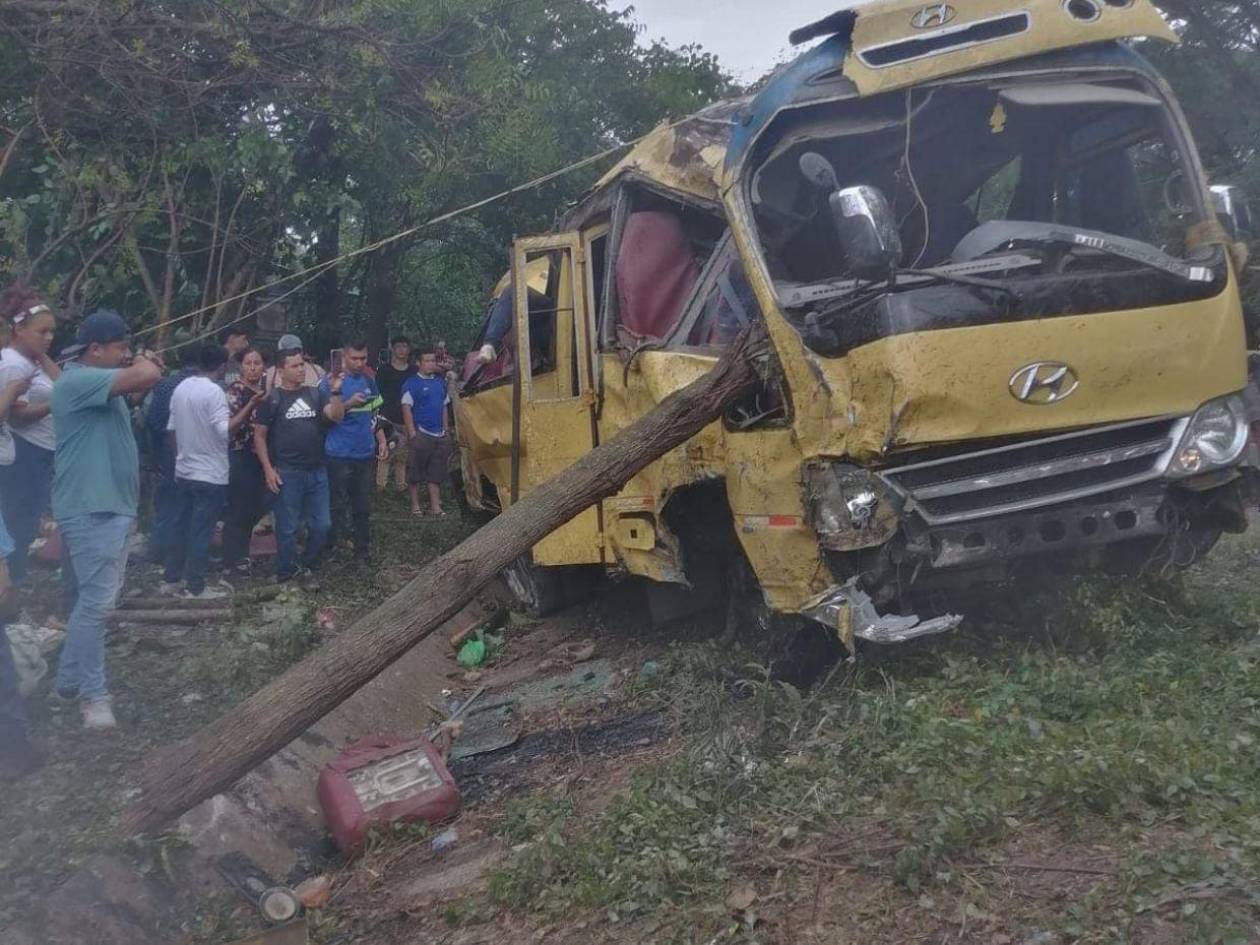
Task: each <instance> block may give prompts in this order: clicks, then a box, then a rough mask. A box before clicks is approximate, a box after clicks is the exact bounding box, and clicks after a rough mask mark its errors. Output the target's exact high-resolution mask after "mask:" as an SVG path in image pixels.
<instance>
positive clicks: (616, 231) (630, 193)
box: [596, 175, 729, 353]
mask: <svg viewBox="0 0 1260 945" xmlns="http://www.w3.org/2000/svg"><path fill="white" fill-rule="evenodd" d="M639 194H647V195H651V196H652V197H655V198H658V199H662V200H666V201H668V202H670V203H676V204H680V205H681V206H683V207H684V208H686V209H688V210H691V211H695V212H700V213H704V214H706V215H708V216H711V217H712V218H714V220H716V221H719V222H720V223H721V225H722V226H723V227H725V229H724V230H723V233H722V235H721V236H719V238H718V240H717V242H716V243H714V248H713V252H712V253H710V255H709V258H708V259H706V260H705V261H704V264H703V266H702V272H703V270H704V269H707V267H708V265H709V263H710V262H711V261H712V259H713V257H714V256H715V255H716V254H717V251H718V247H719V246H720V244H721V242H722V240H723V239H724V238H725V237H726V234H727V233H729V223H728V221H727V219H726V214H725V212H724V211H723V208H722V206H721V205H720V204H718V203H713V202H711V201H707V200H701V199H699V198H695V197H693V196H692V195H689V194H683V193H680V192H679V191H674V190H668V189H665V188H663V187H660V186H657V185H655V184H653V183H652V182H651V181H649V180H647V179H645V178H643V177H640V176H638V175H628V176H627V177H626V179H625V180H624V181H623V182H622V184H621V186H620V187H618V189H617V195H616V198H615V199H614V202H613V211H612V226H611V228H610V231H609V241H608V248H607V251H606V252H607V256H606V268H605V274H604V300H603V305H602V312H601V317H600V319H599V321H598V322H597V325H596V327H597V334H596V337H597V338H598V341H599V349H598V351H599V352H601V353H603V352H621V353H630V352H631V351H632V350H633V349H632V348H631V347H629V346H627V345H625V344H624V343H622V342H621V341H620V339H618V337H617V326H618V325H619V324H620V323H621V312H620V306H619V304H618V299H617V257H618V255H619V254H620V252H621V242H622V239H623V237H624V236H625V230H626V223H627V221H628V220H629V219H630V215H631V214H632V213H634V212H635V210H636V209H639V208H638V207H637V206H636V202H635V197H636V195H639ZM701 281H702V280H701V279H697V280H696V286H698V285H699V284H700V282H701ZM696 286H693V287H692V292H691V293H690V294H688V296H687V299H686V301H685V302H684V303H683V305H682V308H681V312H682V314H680V316H679V321H682V319H684V318H685V317H686V313H687V312H688V309H689V306H691V305H692V304H693V303H694V301H695V289H696ZM676 330H677V326H675V328H673V329H671V330H670V333H669V335H667V336H666V338H669V337H673V336H674V334H675V333H676ZM664 340H665V339H661V342H663V341H664ZM652 346H653V347H658V346H661V347H663V344H661V345H658V344H656V343H653V344H652Z"/></svg>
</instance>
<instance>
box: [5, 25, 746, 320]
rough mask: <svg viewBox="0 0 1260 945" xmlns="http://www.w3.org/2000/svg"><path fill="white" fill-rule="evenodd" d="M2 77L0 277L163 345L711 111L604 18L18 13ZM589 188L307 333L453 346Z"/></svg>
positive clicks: (525, 200)
mask: <svg viewBox="0 0 1260 945" xmlns="http://www.w3.org/2000/svg"><path fill="white" fill-rule="evenodd" d="M0 76H3V78H4V81H5V84H4V85H3V86H0V132H2V133H3V136H4V137H3V138H0V260H3V262H0V267H2V268H0V277H7V278H10V279H11V278H17V277H29V278H33V279H34V280H35V281H37V282H38V283H39V284H40V285H42V286H43V287H44V288H45V289H47V290H48V291H49V292H50V294H52V296H53V297H54V298H56V299H57V300H58V301H59V302H60V303H61V306H62V307H63V309H64V310H65V311H66V312H67V313H69V314H70V315H74V314H76V313H77V312H79V311H80V310H82V308H83V307H84V306H86V305H88V304H89V303H90V304H100V303H108V304H112V305H114V306H116V307H119V308H121V309H123V310H125V311H127V312H128V314H129V315H130V316H131V317H132V318H133V320H135V321H139V322H142V323H144V324H148V325H153V326H158V327H159V334H160V336H162V337H165V336H166V335H167V333H168V328H169V326H170V325H171V324H172V322H173V320H174V319H177V318H179V317H180V315H181V314H182V313H188V312H193V311H198V314H197V315H196V316H195V317H194V318H192V319H189V320H188V323H187V325H186V326H184V327H188V328H190V329H192V330H193V332H194V333H196V332H201V331H204V330H208V329H211V328H213V327H214V326H215V325H219V324H223V323H226V322H227V321H231V320H233V319H235V318H238V317H239V316H240V315H241V314H242V313H243V312H248V311H249V309H250V307H251V303H249V302H247V301H246V300H243V299H241V298H240V296H241V295H242V293H245V292H248V291H249V290H251V289H253V288H255V287H257V286H260V285H263V284H265V283H267V282H270V281H272V280H273V279H275V278H278V277H283V276H286V275H288V274H289V273H291V272H293V271H295V270H297V269H300V268H305V267H308V266H311V265H322V264H327V263H329V262H331V261H332V260H335V259H338V258H339V257H340V256H341V255H342V254H343V253H346V252H353V251H354V250H357V249H359V248H360V247H362V246H364V245H367V244H371V243H373V242H375V241H377V240H380V239H382V238H384V237H388V236H391V235H392V234H394V233H397V232H398V231H400V230H403V229H406V228H408V227H410V226H413V225H415V224H416V223H418V222H420V221H423V220H425V219H428V218H430V217H432V216H433V215H435V214H437V213H439V212H442V211H446V210H450V209H452V208H454V207H457V206H460V205H463V204H466V203H469V202H471V201H473V200H475V199H477V198H480V197H483V196H486V195H488V194H493V193H495V192H498V191H500V190H502V189H506V188H507V187H510V186H512V185H515V184H519V183H521V182H522V180H525V179H528V178H529V177H531V176H534V175H537V174H541V173H545V172H548V171H551V170H554V169H555V168H557V167H560V166H563V165H565V164H567V163H569V162H570V161H572V160H574V159H576V158H579V157H583V156H585V155H587V154H589V153H590V152H592V151H594V150H598V149H600V148H601V147H605V146H607V145H609V144H613V143H617V142H619V141H624V140H627V139H628V138H630V137H632V136H634V135H637V134H639V133H641V132H643V131H645V130H647V129H648V128H649V127H650V126H651V125H652V124H654V123H655V122H657V121H659V120H660V119H661V118H662V117H665V116H666V115H668V114H682V113H685V112H687V111H690V110H692V109H694V108H695V107H698V106H699V105H701V104H703V103H705V102H707V101H709V100H711V99H712V98H714V97H717V96H720V95H721V94H723V93H725V92H726V91H727V90H728V81H727V79H726V78H725V77H724V76H723V75H722V73H721V71H720V70H719V69H718V67H717V64H716V62H715V61H714V60H713V59H712V57H709V56H707V55H705V54H703V53H702V52H700V51H698V50H694V49H684V50H669V49H666V48H664V47H662V46H660V45H656V46H652V47H649V48H643V47H640V46H639V45H637V44H636V42H635V30H634V27H633V25H632V23H631V21H630V20H629V18H628V14H623V13H614V12H612V11H610V10H609V9H608V8H607V6H606V4H605V2H603V0H599V2H595V3H588V2H584V0H461V2H459V3H455V2H453V0H354V2H349V3H336V4H333V3H326V2H316V0H311V2H304V0H280V2H276V3H268V4H263V3H261V2H259V0H223V2H217V3H215V2H210V0H164V2H158V0H134V2H132V0H73V2H54V0H10V2H8V3H6V4H5V5H4V6H3V7H2V8H0ZM590 173H593V172H588V173H587V174H586V175H575V176H574V177H573V178H572V179H567V180H563V181H560V182H558V183H556V184H554V185H550V186H548V187H547V188H543V189H540V190H539V191H538V192H536V193H532V194H529V195H527V196H524V197H522V198H521V199H518V200H515V201H513V203H512V206H511V207H510V208H494V209H492V210H490V211H488V212H486V213H485V214H483V215H481V216H480V217H479V219H477V220H474V221H470V220H460V221H458V222H457V223H456V224H455V225H451V226H447V227H442V228H436V229H433V230H425V231H421V232H418V233H416V234H414V236H412V237H411V238H409V239H406V240H399V241H397V242H393V243H390V244H389V246H388V248H386V249H382V250H381V251H379V252H373V253H370V254H365V255H363V256H359V257H357V258H352V259H351V260H349V261H346V262H342V263H340V264H338V265H335V266H329V267H328V268H327V269H326V270H324V271H323V273H322V275H321V276H320V277H319V278H318V279H317V280H314V281H313V282H312V283H311V284H310V285H304V286H303V288H302V290H301V291H300V292H299V293H297V294H296V295H295V296H294V301H296V302H298V305H297V306H296V309H297V312H298V318H299V321H300V322H301V323H302V324H303V325H304V326H305V327H306V328H309V329H311V330H312V331H313V332H314V333H315V334H314V337H316V338H317V339H318V341H319V343H320V344H321V345H325V344H327V345H331V344H332V343H333V342H334V341H338V340H345V339H344V337H343V336H344V335H346V334H348V333H349V332H352V331H353V332H359V331H366V332H367V333H368V334H369V336H371V338H372V340H373V342H374V344H379V343H380V342H382V341H383V340H384V336H385V333H386V330H387V328H388V326H389V325H390V324H393V325H405V326H410V327H413V328H426V329H430V330H438V331H442V332H444V333H449V334H451V335H453V336H456V337H458V336H459V335H460V334H461V333H462V334H463V335H465V336H466V335H468V334H470V333H471V331H472V330H473V326H474V323H475V321H476V318H477V316H478V315H479V314H480V309H481V300H480V299H479V298H477V297H476V296H477V295H479V294H484V292H485V291H486V289H488V287H489V285H490V284H491V283H492V282H493V280H494V279H495V278H496V277H497V275H498V271H499V270H501V269H502V268H503V267H504V262H503V260H504V258H505V256H504V254H503V247H504V246H505V244H506V243H507V242H508V240H509V239H510V237H511V235H512V234H513V233H514V232H519V231H522V230H532V229H541V228H545V227H546V226H547V225H548V224H550V222H551V220H552V219H553V218H554V215H555V213H556V211H557V209H558V207H559V206H560V205H561V204H562V203H563V202H565V201H566V200H567V199H569V198H571V197H572V196H574V195H576V194H577V193H578V192H579V191H580V189H581V188H582V187H584V186H585V185H586V184H588V183H589V182H590V180H591V177H590ZM492 247H498V248H497V249H492ZM467 252H471V253H472V254H473V255H472V256H471V257H467V256H464V255H463V254H464V253H467ZM299 284H301V283H297V282H295V283H293V285H295V286H296V285H299ZM288 287H289V286H286V288H288ZM435 300H436V304H437V306H438V310H436V311H435V309H434V305H435ZM461 329H462V332H461Z"/></svg>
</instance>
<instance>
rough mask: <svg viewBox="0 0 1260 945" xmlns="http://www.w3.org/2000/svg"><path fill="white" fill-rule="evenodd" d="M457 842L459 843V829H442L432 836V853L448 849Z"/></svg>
mask: <svg viewBox="0 0 1260 945" xmlns="http://www.w3.org/2000/svg"><path fill="white" fill-rule="evenodd" d="M457 843H459V831H458V830H456V829H455V828H454V827H452V828H451V829H449V830H443V831H442V832H441V833H440V834H438V835H437V836H436V837H434V838H433V843H432V844H431V846H432V847H433V852H434V853H441V852H442V851H443V850H449V849H450V848H451V847H453V846H455V844H457Z"/></svg>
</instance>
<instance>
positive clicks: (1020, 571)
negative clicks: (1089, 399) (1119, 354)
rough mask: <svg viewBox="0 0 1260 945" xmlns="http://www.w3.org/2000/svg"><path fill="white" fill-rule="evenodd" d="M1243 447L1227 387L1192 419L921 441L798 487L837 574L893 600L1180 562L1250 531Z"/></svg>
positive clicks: (814, 471)
mask: <svg viewBox="0 0 1260 945" xmlns="http://www.w3.org/2000/svg"><path fill="white" fill-rule="evenodd" d="M1248 446H1249V418H1248V415H1247V412H1246V408H1245V407H1244V403H1243V398H1242V397H1240V396H1236V395H1231V396H1228V397H1224V398H1220V399H1217V400H1213V401H1211V402H1210V403H1208V404H1205V405H1204V406H1203V407H1201V408H1200V409H1199V410H1198V411H1196V412H1195V413H1194V414H1193V415H1191V416H1185V417H1164V418H1157V419H1152V420H1142V421H1134V422H1128V423H1120V424H1106V425H1101V426H1097V427H1091V428H1086V429H1083V430H1078V431H1074V432H1071V433H1066V434H1057V435H1054V436H1048V437H1037V436H1033V437H1029V436H1024V437H1016V438H1012V439H1007V440H1005V441H1002V442H997V443H991V444H984V445H982V446H981V448H977V445H976V444H970V445H968V446H965V447H958V446H956V447H948V448H942V449H936V450H926V451H916V452H915V453H914V454H912V455H911V456H910V457H908V461H907V462H904V463H902V462H897V461H896V459H895V458H894V459H893V460H892V461H891V462H890V463H888V464H887V465H885V466H882V467H881V468H877V469H864V468H861V467H857V466H854V465H852V464H849V463H846V462H843V461H835V462H828V461H823V462H818V463H813V464H810V465H809V466H807V468H806V472H805V492H806V495H807V497H808V508H809V514H810V519H811V525H812V526H813V528H814V529H815V531H816V532H817V534H818V536H819V541H820V542H821V543H822V545H823V546H824V547H825V548H826V549H827V550H828V554H829V561H830V563H831V565H832V570H833V572H834V574H835V576H836V580H837V582H838V585H839V584H840V583H842V582H843V581H844V580H847V579H849V578H850V577H851V576H854V575H860V580H861V586H862V588H863V589H864V591H865V592H866V593H867V594H869V595H870V597H871V599H872V600H873V601H874V603H875V604H876V605H878V606H880V607H889V608H892V609H899V608H902V607H903V606H904V605H905V604H907V603H909V602H916V601H920V602H921V601H924V600H926V599H930V592H934V591H952V592H957V591H960V590H963V589H967V588H970V587H974V586H976V585H982V584H986V583H1000V582H1006V581H1010V580H1012V579H1018V578H1022V577H1030V576H1038V575H1040V574H1042V573H1045V572H1047V571H1085V570H1093V569H1099V568H1101V569H1106V570H1110V571H1118V572H1130V573H1132V572H1135V571H1149V570H1155V571H1161V572H1162V571H1167V570H1169V569H1173V568H1181V567H1186V566H1188V565H1190V564H1192V563H1194V562H1195V561H1196V560H1198V559H1199V558H1200V557H1201V556H1202V555H1203V554H1204V553H1205V552H1206V551H1208V550H1209V549H1210V548H1211V547H1212V546H1213V545H1214V544H1215V542H1216V540H1217V539H1218V538H1219V537H1220V535H1221V533H1222V532H1237V531H1242V530H1243V529H1245V528H1246V524H1247V520H1246V514H1245V510H1244V505H1243V501H1242V495H1241V491H1240V489H1239V478H1240V467H1239V464H1240V463H1241V462H1243V461H1244V457H1245V455H1246V453H1247V451H1248ZM927 632H932V631H931V630H930V629H929V630H928V631H927ZM859 635H861V634H859Z"/></svg>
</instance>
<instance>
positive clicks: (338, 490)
mask: <svg viewBox="0 0 1260 945" xmlns="http://www.w3.org/2000/svg"><path fill="white" fill-rule="evenodd" d="M367 358H368V347H367V342H366V341H357V340H356V341H352V342H351V343H350V344H348V345H346V348H345V354H344V357H343V364H344V365H345V375H344V376H343V378H342V382H341V396H342V399H343V400H344V402H345V405H346V415H345V419H344V420H342V421H341V423H339V424H337V425H336V426H335V427H333V428H332V429H331V430H329V431H328V435H327V437H326V438H325V439H324V452H325V454H326V455H327V457H328V489H329V493H330V498H331V506H332V507H331V512H332V532H331V533H330V540H331V542H332V545H333V547H334V548H336V547H338V546H339V545H340V544H341V542H342V540H343V539H344V536H345V522H346V512H347V506H348V507H349V514H350V523H351V535H352V536H353V538H354V557H355V561H356V562H358V563H360V564H364V565H366V564H368V563H369V561H370V555H369V551H368V544H369V540H370V538H371V531H372V528H371V513H372V509H371V502H372V482H373V480H374V479H375V478H376V477H375V473H376V463H377V462H378V461H379V462H384V461H385V460H387V459H388V458H389V445H388V443H387V442H386V440H385V434H384V432H382V431H380V430H377V429H376V423H375V418H376V412H377V411H378V410H380V409H381V403H382V401H381V392H380V390H379V389H377V386H376V381H374V380H372V378H370V377H368V376H367V374H365V373H364V369H365V368H366V367H367ZM319 389H320V393H321V394H322V395H324V396H327V395H328V394H329V393H330V386H329V379H328V378H324V380H323V381H322V382H321V383H320V385H319Z"/></svg>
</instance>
